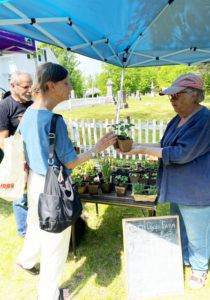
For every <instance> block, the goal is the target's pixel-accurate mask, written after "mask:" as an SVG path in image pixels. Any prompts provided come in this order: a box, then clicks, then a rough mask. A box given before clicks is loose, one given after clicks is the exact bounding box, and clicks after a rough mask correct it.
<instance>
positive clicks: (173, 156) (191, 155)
mask: <svg viewBox="0 0 210 300" xmlns="http://www.w3.org/2000/svg"><path fill="white" fill-rule="evenodd" d="M209 151H210V119H207V121H206V122H205V123H204V122H196V123H195V124H194V126H192V127H191V128H189V129H188V130H186V131H185V132H184V133H183V135H182V136H181V137H179V138H178V140H177V141H176V145H175V146H168V147H164V148H163V151H162V159H163V163H164V164H165V165H170V164H172V163H173V164H174V163H175V164H185V163H188V162H191V161H193V160H194V159H196V158H197V157H199V156H202V155H204V154H205V153H207V152H209Z"/></svg>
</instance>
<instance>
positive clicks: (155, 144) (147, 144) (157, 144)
mask: <svg viewBox="0 0 210 300" xmlns="http://www.w3.org/2000/svg"><path fill="white" fill-rule="evenodd" d="M141 145H142V146H149V147H160V143H143V144H141Z"/></svg>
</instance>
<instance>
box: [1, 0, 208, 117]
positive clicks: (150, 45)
mask: <svg viewBox="0 0 210 300" xmlns="http://www.w3.org/2000/svg"><path fill="white" fill-rule="evenodd" d="M0 30H5V31H9V32H13V33H16V34H19V35H22V36H27V37H29V38H31V39H34V40H38V41H41V42H44V43H47V44H52V45H56V46H59V47H62V48H64V49H67V50H70V51H73V52H76V53H79V54H82V55H85V56H88V57H91V58H94V59H97V60H100V61H103V62H107V63H110V64H113V65H116V66H120V67H122V69H123V71H122V80H121V91H122V85H123V76H124V69H125V68H131V67H147V66H161V65H176V64H186V65H193V64H198V63H205V62H209V61H210V2H209V0H190V1H189V0H156V1H154V0H106V1H104V0H88V1H84V0H62V1H61V0H53V1H50V0H42V1H37V0H27V1H25V0H0ZM119 106H120V103H119V105H118V110H119ZM117 115H119V112H118V114H117Z"/></svg>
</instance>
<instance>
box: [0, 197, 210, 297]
mask: <svg viewBox="0 0 210 300" xmlns="http://www.w3.org/2000/svg"><path fill="white" fill-rule="evenodd" d="M168 211H169V206H168V204H164V205H158V209H157V215H159V216H163V215H167V214H168ZM84 212H85V215H86V218H87V223H88V228H87V230H86V233H85V236H84V238H83V240H82V242H81V244H80V245H79V247H78V248H77V261H76V262H75V261H74V260H73V255H72V252H70V253H69V256H68V260H67V263H66V266H65V269H64V272H63V275H62V280H61V286H62V287H68V288H69V290H70V293H71V295H72V297H71V299H75V300H77V299H79V300H93V299H94V300H121V299H122V300H126V270H125V259H124V251H123V235H122V219H123V218H130V217H141V216H143V214H142V212H141V211H140V210H139V209H137V208H124V207H117V206H107V205H99V216H98V217H97V216H96V210H95V204H91V203H88V204H85V205H84ZM145 213H146V212H145ZM0 222H1V232H0V238H1V247H0V256H1V260H0V261H1V262H0V264H1V268H0V272H1V273H0V277H1V284H0V299H9V300H16V299H17V300H35V299H37V298H36V287H37V284H38V280H39V276H33V275H30V274H28V273H27V272H25V271H24V270H22V269H20V268H19V267H17V266H16V265H15V263H14V262H15V259H16V257H17V255H18V254H19V252H20V250H21V247H22V244H23V239H22V238H19V237H18V236H17V233H16V228H15V220H14V214H13V212H12V205H11V203H9V202H6V201H4V200H0ZM184 274H185V278H186V281H187V279H189V276H190V270H189V269H187V270H184ZM185 287H186V284H185ZM209 295H210V277H209V278H208V280H207V284H206V286H205V287H204V288H202V289H201V290H199V291H192V290H190V289H189V288H187V287H186V288H185V294H184V295H181V296H171V297H161V298H158V299H160V300H166V299H167V300H172V299H173V300H208V299H209ZM46 300H47V299H46ZM153 300H156V299H153Z"/></svg>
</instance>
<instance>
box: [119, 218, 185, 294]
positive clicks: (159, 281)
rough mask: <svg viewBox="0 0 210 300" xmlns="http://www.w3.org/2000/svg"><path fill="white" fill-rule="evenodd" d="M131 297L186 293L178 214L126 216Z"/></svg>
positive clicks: (126, 249)
mask: <svg viewBox="0 0 210 300" xmlns="http://www.w3.org/2000/svg"><path fill="white" fill-rule="evenodd" d="M123 239H124V250H125V260H126V269H127V287H128V299H129V300H131V299H132V300H135V299H145V298H155V299H156V298H157V297H160V296H169V295H179V294H182V293H184V279H183V264H182V252H181V244H180V230H179V218H178V216H166V217H148V218H131V219H123Z"/></svg>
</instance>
